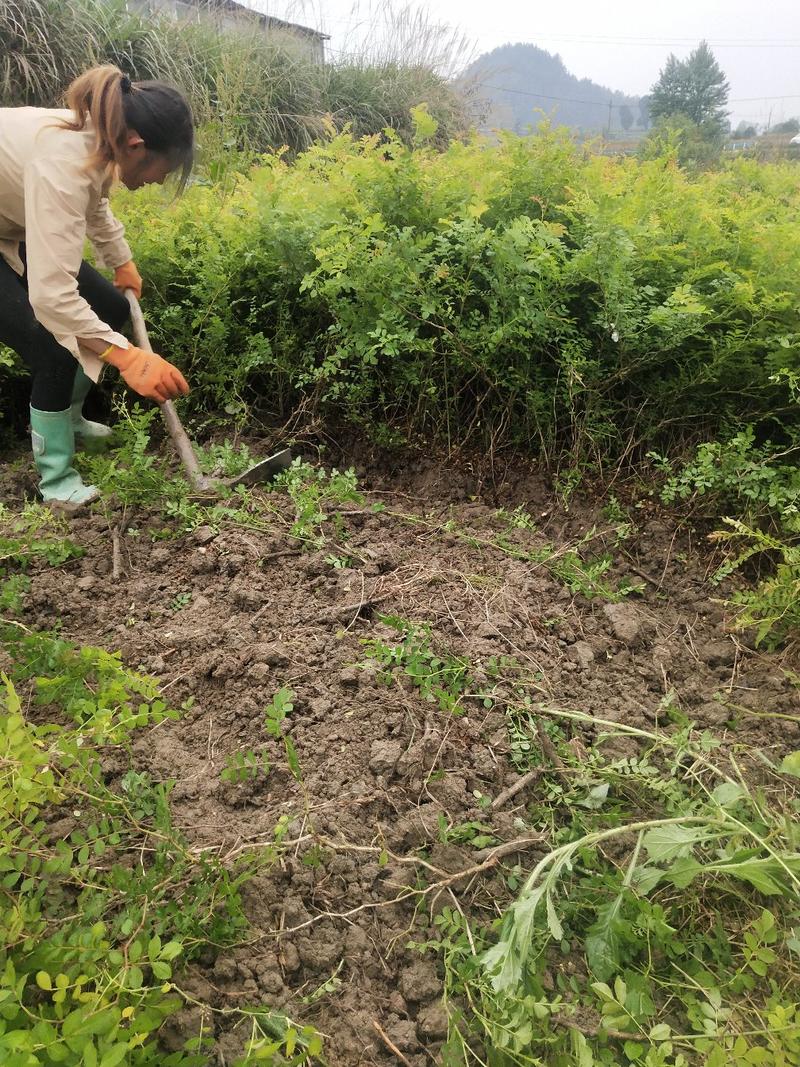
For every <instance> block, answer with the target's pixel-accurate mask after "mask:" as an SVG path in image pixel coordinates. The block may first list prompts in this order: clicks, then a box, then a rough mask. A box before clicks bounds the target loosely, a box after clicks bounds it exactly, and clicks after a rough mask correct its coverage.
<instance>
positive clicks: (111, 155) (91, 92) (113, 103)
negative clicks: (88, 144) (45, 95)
mask: <svg viewBox="0 0 800 1067" xmlns="http://www.w3.org/2000/svg"><path fill="white" fill-rule="evenodd" d="M124 77H125V75H124V74H123V73H122V71H121V70H120V69H119V67H115V66H113V65H112V64H111V63H108V64H106V65H105V66H103V67H94V68H93V69H92V70H87V71H86V73H85V74H81V76H80V77H79V78H76V79H75V81H74V82H73V83H72V85H70V87H69V89H67V94H66V103H67V107H68V108H69V109H70V110H71V111H72V112H73V114H74V115H75V118H74V120H73V121H72V122H65V123H64V125H65V126H66V128H67V129H69V130H75V131H76V132H77V131H78V130H83V129H85V128H86V120H87V119H88V118H89V117H90V115H91V119H92V122H93V123H94V128H95V131H96V134H97V145H96V147H95V151H94V155H93V156H92V158H91V159H90V161H89V165H90V166H98V167H107V166H109V165H110V164H111V163H114V162H115V160H116V159H117V158H118V156H119V155H120V154H121V153H122V151H123V149H124V148H125V146H126V145H127V143H128V124H127V122H126V121H125V109H124V107H123V104H122V79H123V78H124ZM137 133H138V130H137ZM139 136H140V137H141V136H142V135H141V134H139ZM142 140H144V138H142Z"/></svg>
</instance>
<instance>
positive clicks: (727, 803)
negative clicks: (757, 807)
mask: <svg viewBox="0 0 800 1067" xmlns="http://www.w3.org/2000/svg"><path fill="white" fill-rule="evenodd" d="M798 755H800V753H798ZM711 795H712V796H713V798H714V800H716V802H717V803H718V804H719V806H720V807H721V808H730V807H733V805H734V804H737V803H738V802H739V801H740V800H742V799H743V797H746V796H747V792H746V790H744V789H743V788H742V787H741V786H740V785H737V784H736V782H721V783H720V785H718V786H717V788H716V789H715V790H714V792H713V793H712V794H711Z"/></svg>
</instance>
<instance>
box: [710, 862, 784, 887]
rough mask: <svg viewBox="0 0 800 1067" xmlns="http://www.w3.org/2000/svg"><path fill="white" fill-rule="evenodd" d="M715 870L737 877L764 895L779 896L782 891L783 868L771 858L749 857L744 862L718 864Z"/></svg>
mask: <svg viewBox="0 0 800 1067" xmlns="http://www.w3.org/2000/svg"><path fill="white" fill-rule="evenodd" d="M716 869H717V870H719V871H721V872H722V873H724V874H729V875H730V876H731V877H732V878H738V879H740V880H741V881H743V882H749V883H750V885H752V886H755V888H756V889H757V890H758V891H759V892H760V893H764V894H765V896H780V894H781V893H783V892H784V887H783V879H782V877H781V876H782V874H783V870H782V868H781V867H780V866H779V865H778V863H776V862H775V860H772V859H751V860H746V861H745V862H744V863H725V864H718V865H717V868H716Z"/></svg>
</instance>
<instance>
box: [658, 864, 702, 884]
mask: <svg viewBox="0 0 800 1067" xmlns="http://www.w3.org/2000/svg"><path fill="white" fill-rule="evenodd" d="M702 871H703V865H702V863H698V862H697V860H696V859H695V858H694V857H693V856H680V857H679V858H678V859H676V860H675V861H674V862H673V863H671V864H670V866H669V867H668V868H667V870H666V871H665V872H664V879H665V881H667V882H671V883H672V884H673V885H674V886H675V887H676V888H677V889H685V888H686V886H687V885H689V884H690V883H691V882H693V881H694V879H695V878H696V877H697V876H698V874H700V873H702Z"/></svg>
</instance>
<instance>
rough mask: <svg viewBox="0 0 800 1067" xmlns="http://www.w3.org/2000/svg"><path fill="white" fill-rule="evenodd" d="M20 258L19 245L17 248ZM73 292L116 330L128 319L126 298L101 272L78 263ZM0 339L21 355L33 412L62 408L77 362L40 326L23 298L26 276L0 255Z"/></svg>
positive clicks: (66, 404) (69, 395)
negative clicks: (30, 384) (29, 388)
mask: <svg viewBox="0 0 800 1067" xmlns="http://www.w3.org/2000/svg"><path fill="white" fill-rule="evenodd" d="M20 255H21V256H22V261H23V263H24V262H25V246H24V245H21V246H20ZM78 292H79V293H80V294H81V296H82V297H83V298H84V300H86V301H87V303H88V304H89V305H90V306H91V308H92V310H93V311H94V312H95V314H96V315H98V316H99V318H101V319H102V320H103V322H105V323H107V324H108V325H109V326H110V327H111V329H112V330H115V331H119V330H121V329H122V327H123V326H124V325H125V323H126V321H127V319H128V312H129V309H128V301H127V300H126V299H125V297H124V296H123V295H122V293H120V291H119V290H118V289H115V288H114V286H113V285H112V284H111V282H109V281H108V280H107V279H106V278H104V277H103V276H102V274H100V273H98V271H96V270H95V269H94V267H92V266H90V265H89V264H88V263H86V262H84V263H82V264H81V269H80V270H79V271H78ZM0 343H2V344H4V345H8V347H9V348H12V349H13V350H14V351H15V352H16V353H17V355H18V356H19V357H20V358H21V359H22V362H23V363H24V364H25V366H26V367H27V368H28V370H29V371H30V374H31V377H32V379H33V385H32V388H31V406H32V407H35V408H38V410H39V411H65V410H66V409H67V408H68V407H69V405H70V400H71V399H72V386H73V383H74V381H75V373H76V371H77V369H78V361H77V360H76V359H75V357H74V356H73V354H72V353H71V352H70V351H69V350H68V349H66V348H63V347H62V346H61V345H60V344H59V343H58V341H57V340H56V339H55V337H53V335H52V334H51V333H50V332H49V331H48V330H46V329H45V328H44V326H42V324H41V323H40V322H39V320H38V319H37V318H36V316H35V315H34V313H33V308H32V307H31V305H30V301H29V300H28V281H27V274H25V275H23V276H22V277H21V278H20V276H19V275H18V274H17V273H16V271H13V270H12V269H11V267H9V265H8V264H7V263H6V261H5V260H4V259H3V258H2V256H0Z"/></svg>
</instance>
